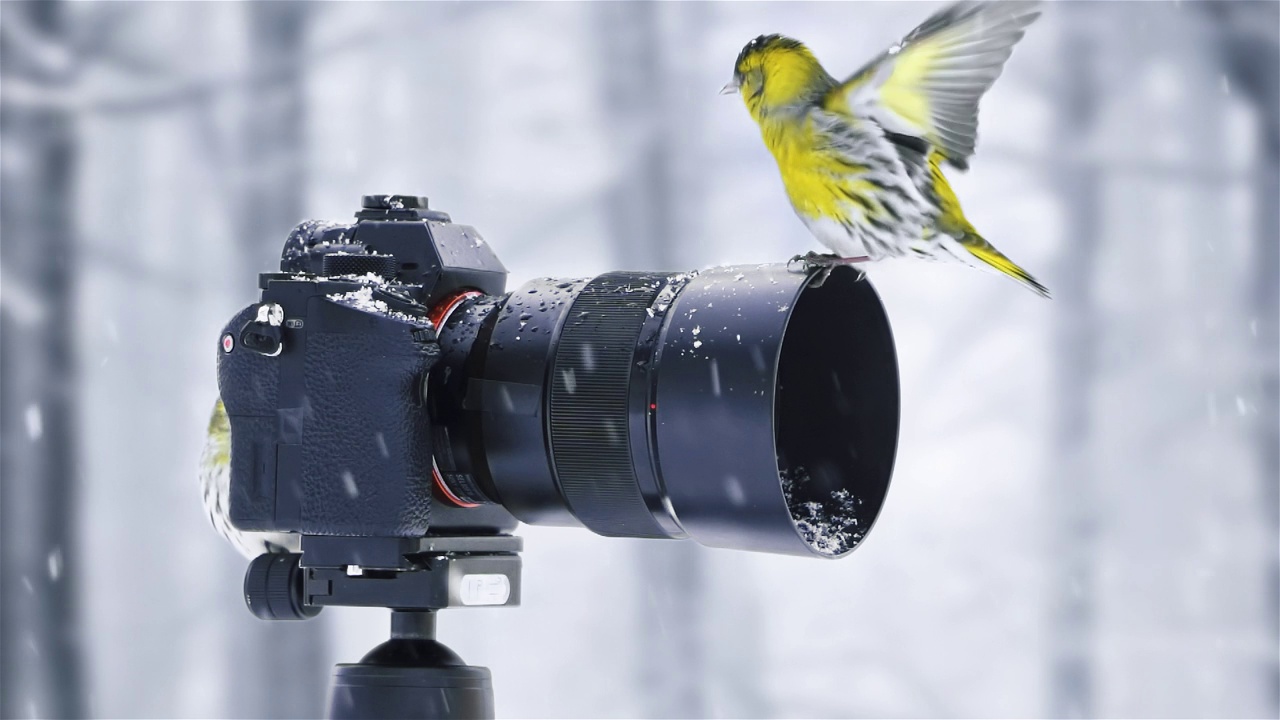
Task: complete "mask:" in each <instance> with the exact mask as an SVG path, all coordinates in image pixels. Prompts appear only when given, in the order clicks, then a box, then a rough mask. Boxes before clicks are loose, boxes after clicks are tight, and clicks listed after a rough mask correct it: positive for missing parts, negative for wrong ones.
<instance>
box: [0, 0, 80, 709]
mask: <svg viewBox="0 0 1280 720" xmlns="http://www.w3.org/2000/svg"><path fill="white" fill-rule="evenodd" d="M65 12H66V6H65V5H64V4H63V3H60V2H52V1H50V2H42V3H9V4H6V6H5V13H6V15H8V17H7V18H6V19H7V20H9V21H11V22H16V23H21V24H22V26H23V29H24V31H30V32H32V33H37V34H39V35H40V36H41V37H42V38H43V40H45V41H47V42H48V43H49V44H50V45H51V46H55V47H56V46H59V45H64V43H63V40H64V38H65V36H66V35H67V27H66V17H65ZM38 60H39V58H31V57H24V56H23V55H22V54H21V53H20V52H19V51H18V50H17V49H16V48H15V47H14V45H13V43H12V42H0V67H2V68H3V76H4V77H5V78H6V79H7V80H10V81H12V80H14V79H15V78H19V77H20V78H21V79H22V80H23V81H25V82H28V83H32V84H39V85H45V86H51V85H56V84H58V83H60V82H63V81H65V80H66V78H65V77H61V76H60V75H59V71H58V69H57V68H50V67H41V66H40V65H39V62H38ZM0 138H3V141H4V149H3V153H4V163H3V165H2V166H0V167H2V168H3V170H2V171H0V172H2V179H0V235H3V237H4V242H3V245H2V246H0V257H3V261H2V263H0V265H2V266H3V271H4V279H3V293H4V294H3V308H2V309H3V313H2V314H0V328H2V330H0V334H2V335H3V336H4V342H3V343H2V344H0V368H2V370H0V384H2V386H3V412H2V420H0V423H2V429H0V434H2V436H3V438H4V439H3V449H0V466H2V473H3V481H0V517H2V518H3V529H2V532H3V548H2V549H0V557H2V558H3V560H2V563H0V576H2V577H3V578H4V581H3V583H0V587H3V591H0V637H2V638H3V641H2V642H0V688H2V690H3V691H2V692H0V715H3V716H4V717H28V716H31V717H34V716H43V717H62V718H73V717H82V716H84V715H85V714H86V707H85V696H84V691H83V673H82V661H81V646H82V639H83V638H82V629H81V627H80V621H79V614H78V605H79V598H78V597H77V593H78V592H79V591H80V585H79V582H78V580H79V572H80V567H79V558H78V557H77V556H76V554H75V549H76V547H77V545H76V529H77V517H76V513H75V512H74V508H75V499H76V495H77V488H76V479H77V474H76V453H77V450H78V449H79V443H78V435H77V432H76V421H77V416H78V415H77V405H76V398H78V397H79V392H78V388H77V386H76V383H77V378H78V374H77V368H76V357H75V350H74V341H75V339H76V338H78V337H79V334H78V333H77V332H76V329H75V313H74V311H73V308H74V293H75V267H76V266H75V260H76V256H75V249H76V248H75V237H74V234H75V227H74V224H75V222H74V215H73V213H74V208H75V199H74V191H75V172H76V167H77V147H76V134H75V128H74V125H73V118H72V117H71V116H70V114H69V112H68V111H66V110H64V109H58V108H33V107H25V106H22V105H20V104H18V103H15V102H13V98H12V97H10V96H8V95H7V94H4V93H3V92H2V91H0Z"/></svg>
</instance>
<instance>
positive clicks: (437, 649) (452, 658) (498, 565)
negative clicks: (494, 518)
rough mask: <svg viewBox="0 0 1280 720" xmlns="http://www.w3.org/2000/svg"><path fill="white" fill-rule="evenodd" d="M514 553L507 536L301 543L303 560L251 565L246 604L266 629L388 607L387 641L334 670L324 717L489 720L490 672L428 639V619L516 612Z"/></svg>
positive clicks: (273, 559) (269, 559) (261, 560)
mask: <svg viewBox="0 0 1280 720" xmlns="http://www.w3.org/2000/svg"><path fill="white" fill-rule="evenodd" d="M521 548H522V541H521V539H520V538H518V537H513V536H511V535H477V536H439V537H432V536H429V537H421V538H349V537H348V538H341V537H327V536H326V537H317V536H304V537H303V538H302V551H303V552H302V554H301V555H298V554H291V553H285V554H267V555H261V556H259V557H258V558H257V559H256V560H254V561H253V563H251V564H250V566H249V569H248V571H247V572H246V573H245V586H244V594H245V602H246V603H247V604H248V605H249V609H250V611H252V612H253V614H254V615H257V616H258V617H260V618H262V619H264V620H301V619H306V618H309V617H314V616H315V615H316V614H318V613H319V612H320V610H321V609H323V608H324V607H325V606H329V605H346V606H354V607H386V608H391V610H392V613H391V639H389V640H387V641H386V642H384V643H382V644H380V645H378V646H377V647H375V648H374V649H373V650H371V651H370V652H369V653H368V654H366V655H365V656H364V657H363V658H362V659H361V660H360V662H358V663H352V664H341V665H338V666H337V667H336V668H335V669H334V673H333V682H332V684H331V688H330V697H329V705H328V707H329V717H331V718H335V719H339V718H340V719H342V720H348V719H350V720H356V719H359V718H386V717H395V718H491V717H493V716H494V703H493V684H492V680H491V676H490V673H489V670H488V669H487V668H482V667H474V666H469V665H467V664H466V663H464V662H463V661H462V658H460V657H458V655H457V653H455V652H453V651H452V650H450V649H449V648H448V647H446V646H445V645H443V644H442V643H440V642H439V641H438V640H436V638H435V628H436V611H437V610H442V609H444V608H449V607H494V606H515V605H519V604H520V567H521V563H520V556H519V554H518V553H519V552H520V550H521ZM335 553H337V554H338V555H336V556H335ZM350 558H358V559H359V560H360V561H361V562H362V563H364V564H361V565H355V564H350V562H349V559H350ZM337 560H344V562H337Z"/></svg>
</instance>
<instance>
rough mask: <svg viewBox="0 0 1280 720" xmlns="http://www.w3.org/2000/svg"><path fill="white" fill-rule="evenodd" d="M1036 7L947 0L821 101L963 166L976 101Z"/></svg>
mask: <svg viewBox="0 0 1280 720" xmlns="http://www.w3.org/2000/svg"><path fill="white" fill-rule="evenodd" d="M1038 6H1039V0H988V1H982V2H974V1H968V0H967V1H965V2H958V3H955V4H953V5H949V6H947V7H945V8H943V9H942V10H939V11H938V12H936V13H934V14H933V15H931V16H930V17H929V18H928V19H927V20H925V21H924V22H923V23H921V24H920V27H917V28H916V29H915V30H912V31H911V32H910V33H909V34H908V35H907V36H906V37H904V38H903V39H902V40H901V41H900V42H899V43H898V44H896V45H894V46H893V47H891V48H889V49H888V50H886V51H885V52H884V53H882V54H881V55H880V56H879V57H877V58H875V59H874V60H872V61H871V62H869V63H867V64H866V65H864V66H863V67H862V69H860V70H858V72H856V73H854V74H853V75H852V76H850V77H849V79H848V80H845V81H844V82H843V83H841V84H839V85H837V86H835V87H834V88H832V89H831V90H830V91H829V92H828V93H827V95H826V96H825V97H824V99H823V107H824V108H825V109H827V110H829V111H831V112H840V113H846V114H854V115H860V116H863V117H870V118H871V119H872V120H874V121H875V122H876V123H878V124H879V125H880V126H881V127H883V128H885V129H886V130H887V131H889V132H893V133H900V134H903V135H910V136H914V137H918V138H923V139H924V140H926V141H928V142H929V143H931V144H932V145H935V146H937V147H938V148H940V149H941V151H942V153H943V155H944V156H945V157H946V159H947V161H948V162H950V163H951V164H952V165H954V166H955V167H957V168H959V169H961V170H964V169H967V168H968V159H969V156H971V155H973V149H974V145H975V144H976V143H977V140H978V101H979V100H980V99H981V98H982V95H983V94H984V93H986V91H987V89H988V88H990V87H991V84H992V83H994V82H995V80H996V78H997V77H999V76H1000V71H1001V70H1002V69H1003V68H1004V63H1005V61H1006V60H1008V59H1009V55H1010V54H1012V52H1013V46H1014V44H1015V43H1017V42H1018V40H1020V39H1021V38H1022V35H1023V33H1024V32H1025V30H1026V27H1027V26H1028V25H1030V24H1031V22H1032V21H1034V20H1035V19H1036V18H1037V17H1039V16H1040V9H1039V7H1038Z"/></svg>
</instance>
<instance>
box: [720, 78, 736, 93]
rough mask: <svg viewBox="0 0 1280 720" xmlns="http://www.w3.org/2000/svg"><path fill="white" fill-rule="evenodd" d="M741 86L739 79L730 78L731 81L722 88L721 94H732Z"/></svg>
mask: <svg viewBox="0 0 1280 720" xmlns="http://www.w3.org/2000/svg"><path fill="white" fill-rule="evenodd" d="M740 87H741V86H740V85H738V81H737V80H730V81H729V82H727V83H725V84H724V87H722V88H720V94H721V95H732V94H733V93H736V92H738V89H739V88H740Z"/></svg>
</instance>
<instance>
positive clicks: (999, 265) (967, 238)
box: [958, 230, 1049, 298]
mask: <svg viewBox="0 0 1280 720" xmlns="http://www.w3.org/2000/svg"><path fill="white" fill-rule="evenodd" d="M958 240H959V241H960V244H961V245H962V246H963V247H964V249H965V250H968V251H969V254H970V255H973V256H974V257H976V258H978V259H979V260H981V261H982V262H984V263H986V264H988V265H990V266H991V267H993V268H995V269H996V270H999V271H1000V272H1002V273H1004V274H1005V275H1008V276H1009V277H1011V278H1013V279H1014V280H1017V281H1018V282H1020V283H1022V284H1023V285H1025V286H1026V287H1027V289H1029V290H1031V291H1032V292H1034V293H1035V294H1037V295H1039V296H1040V297H1043V298H1047V297H1049V288H1047V287H1045V286H1044V285H1042V284H1040V281H1039V280H1036V279H1035V278H1034V277H1031V273H1029V272H1027V271H1026V270H1023V269H1022V268H1020V267H1018V265H1017V263H1015V262H1014V261H1012V260H1010V259H1009V258H1007V257H1005V256H1004V253H1001V252H1000V251H999V250H997V249H995V246H993V245H992V244H991V243H989V242H987V241H986V239H985V238H983V237H982V236H981V235H979V234H978V233H976V232H974V231H973V230H968V231H966V232H965V233H964V235H962V236H961V237H959V238H958Z"/></svg>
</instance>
